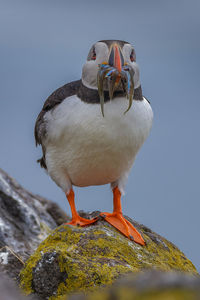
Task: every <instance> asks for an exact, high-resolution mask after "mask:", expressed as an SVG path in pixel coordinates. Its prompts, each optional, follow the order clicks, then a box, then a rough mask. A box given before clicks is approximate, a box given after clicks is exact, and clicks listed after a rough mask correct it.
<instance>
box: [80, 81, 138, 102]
mask: <svg viewBox="0 0 200 300" xmlns="http://www.w3.org/2000/svg"><path fill="white" fill-rule="evenodd" d="M77 96H78V97H79V98H80V99H81V100H82V101H83V102H87V103H94V104H95V103H100V98H99V93H98V90H95V89H90V88H88V87H86V86H85V85H84V84H83V83H82V81H81V83H80V87H79V89H78V91H77ZM118 97H126V93H125V92H124V91H115V92H114V94H113V100H114V99H115V98H118ZM133 99H134V100H136V101H142V100H143V97H142V88H141V85H140V86H139V87H138V88H136V89H134V98H133ZM108 101H110V98H109V92H108V91H104V102H108Z"/></svg>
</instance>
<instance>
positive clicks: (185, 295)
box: [63, 270, 200, 300]
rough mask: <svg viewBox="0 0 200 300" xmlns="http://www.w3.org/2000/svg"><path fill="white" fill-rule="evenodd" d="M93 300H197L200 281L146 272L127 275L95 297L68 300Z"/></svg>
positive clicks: (68, 299) (195, 278) (182, 274)
mask: <svg viewBox="0 0 200 300" xmlns="http://www.w3.org/2000/svg"><path fill="white" fill-rule="evenodd" d="M65 299H66V298H65ZM91 299H98V300H105V299H107V300H134V299H135V300H138V299H143V300H150V299H152V300H156V299H157V300H160V299H162V300H181V299H185V300H197V299H200V278H199V277H197V276H191V275H188V274H184V273H181V272H162V271H156V270H153V271H145V272H139V274H138V273H137V274H134V275H133V274H131V275H128V276H124V277H123V278H121V279H119V280H117V281H116V282H115V283H114V284H113V285H112V286H111V287H108V288H105V289H101V290H98V291H97V292H96V293H93V294H92V297H91V295H90V294H89V295H85V294H83V293H82V294H74V295H71V296H69V297H67V300H91ZM63 300H64V299H63Z"/></svg>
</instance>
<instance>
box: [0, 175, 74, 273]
mask: <svg viewBox="0 0 200 300" xmlns="http://www.w3.org/2000/svg"><path fill="white" fill-rule="evenodd" d="M66 220H69V218H68V217H67V215H66V214H65V213H64V212H63V211H62V210H61V209H60V208H59V207H58V206H57V204H55V203H52V202H51V201H49V200H46V199H44V198H42V197H40V196H38V195H34V194H32V193H30V192H29V191H27V190H26V189H24V188H23V187H22V186H21V185H19V184H18V183H17V182H16V181H15V180H14V179H13V178H11V177H10V176H8V174H6V172H4V171H3V170H1V169H0V271H3V272H5V273H7V274H8V275H9V276H10V277H11V278H14V279H16V278H17V275H18V274H19V271H20V269H21V268H22V266H23V264H24V262H25V261H26V259H27V258H28V257H29V256H30V255H31V254H32V253H33V252H34V250H35V249H36V248H37V246H38V245H39V244H40V243H41V242H42V241H43V240H44V239H45V238H46V237H47V236H48V235H49V233H50V232H51V230H52V229H54V228H55V227H57V226H58V225H60V224H62V223H63V222H66Z"/></svg>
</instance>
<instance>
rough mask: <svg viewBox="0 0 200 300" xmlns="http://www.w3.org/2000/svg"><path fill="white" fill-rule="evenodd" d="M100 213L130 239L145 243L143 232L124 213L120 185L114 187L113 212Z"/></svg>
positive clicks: (141, 243)
mask: <svg viewBox="0 0 200 300" xmlns="http://www.w3.org/2000/svg"><path fill="white" fill-rule="evenodd" d="M100 215H101V216H102V217H103V218H104V219H105V220H106V221H107V222H108V223H110V224H111V225H113V226H114V227H115V228H117V229H118V230H119V231H120V232H121V233H123V235H125V236H126V237H128V238H129V239H130V240H132V241H134V242H136V243H138V244H140V245H145V241H144V240H143V238H142V236H141V234H140V233H139V232H138V231H137V229H136V228H135V227H134V226H133V225H132V224H131V223H130V222H129V221H128V220H126V219H125V218H124V217H123V215H122V207H121V192H120V190H119V189H118V187H115V188H114V189H113V213H106V212H104V213H101V214H100Z"/></svg>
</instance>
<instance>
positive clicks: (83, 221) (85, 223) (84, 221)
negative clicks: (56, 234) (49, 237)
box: [64, 215, 98, 227]
mask: <svg viewBox="0 0 200 300" xmlns="http://www.w3.org/2000/svg"><path fill="white" fill-rule="evenodd" d="M97 219H98V218H94V219H91V220H89V219H84V218H81V217H80V216H79V215H77V217H76V218H74V219H72V220H71V222H68V223H64V225H73V226H81V227H84V226H88V225H91V224H93V223H95V222H96V221H97Z"/></svg>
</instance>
